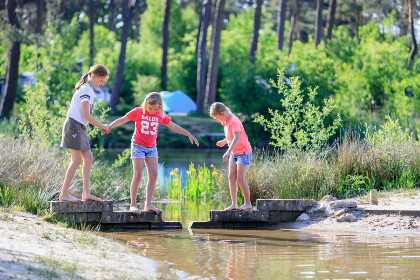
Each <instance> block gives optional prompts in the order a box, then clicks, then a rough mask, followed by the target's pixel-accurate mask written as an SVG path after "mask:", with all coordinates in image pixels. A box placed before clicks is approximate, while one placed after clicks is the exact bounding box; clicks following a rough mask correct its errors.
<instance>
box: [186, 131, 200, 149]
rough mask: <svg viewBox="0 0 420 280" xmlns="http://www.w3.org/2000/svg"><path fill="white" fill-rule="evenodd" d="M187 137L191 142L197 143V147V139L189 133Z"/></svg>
mask: <svg viewBox="0 0 420 280" xmlns="http://www.w3.org/2000/svg"><path fill="white" fill-rule="evenodd" d="M188 138H189V139H190V141H191V144H194V143H195V144H196V145H197V147H198V146H199V143H198V140H197V138H195V137H194V136H192V135H191V134H190V135H189V136H188Z"/></svg>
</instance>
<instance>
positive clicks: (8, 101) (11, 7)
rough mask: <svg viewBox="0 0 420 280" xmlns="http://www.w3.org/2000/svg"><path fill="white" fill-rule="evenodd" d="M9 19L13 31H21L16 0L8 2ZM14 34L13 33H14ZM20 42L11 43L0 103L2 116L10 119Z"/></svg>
mask: <svg viewBox="0 0 420 280" xmlns="http://www.w3.org/2000/svg"><path fill="white" fill-rule="evenodd" d="M6 11H7V19H8V21H9V23H10V25H11V26H12V27H13V29H17V30H20V23H19V20H18V18H17V16H16V0H7V1H6ZM12 32H13V31H12ZM19 58H20V41H19V39H17V40H16V41H14V42H11V43H9V47H8V55H7V68H6V83H5V89H4V95H3V98H2V100H1V103H0V116H5V117H6V118H9V117H10V113H11V112H12V110H13V105H14V103H15V99H16V90H17V83H18V78H19Z"/></svg>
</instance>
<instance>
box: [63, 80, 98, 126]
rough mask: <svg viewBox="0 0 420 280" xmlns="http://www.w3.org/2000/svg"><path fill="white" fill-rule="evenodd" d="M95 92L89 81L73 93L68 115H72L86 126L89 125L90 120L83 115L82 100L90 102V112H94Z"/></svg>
mask: <svg viewBox="0 0 420 280" xmlns="http://www.w3.org/2000/svg"><path fill="white" fill-rule="evenodd" d="M94 94H95V93H94V92H93V89H92V88H91V87H90V85H89V84H88V83H84V84H83V85H81V86H80V87H79V89H78V90H76V92H75V93H74V94H73V97H72V99H71V103H70V108H69V110H68V112H67V117H70V118H72V119H74V120H76V121H78V122H79V123H81V124H83V125H84V126H87V125H88V124H89V122H88V121H87V120H86V119H85V118H84V117H83V114H82V102H84V101H88V102H89V112H90V113H91V114H92V109H93V97H94Z"/></svg>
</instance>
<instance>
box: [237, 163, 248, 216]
mask: <svg viewBox="0 0 420 280" xmlns="http://www.w3.org/2000/svg"><path fill="white" fill-rule="evenodd" d="M247 171H248V166H245V165H242V164H238V179H237V181H238V184H239V186H241V190H242V193H243V194H244V199H245V202H244V205H242V206H241V207H239V210H251V208H252V204H251V199H250V191H249V186H248V183H247V182H246V179H245V175H246V172H247Z"/></svg>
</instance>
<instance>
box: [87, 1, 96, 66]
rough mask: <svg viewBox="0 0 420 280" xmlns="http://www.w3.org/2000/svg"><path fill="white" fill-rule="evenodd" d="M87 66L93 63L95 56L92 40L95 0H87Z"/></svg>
mask: <svg viewBox="0 0 420 280" xmlns="http://www.w3.org/2000/svg"><path fill="white" fill-rule="evenodd" d="M88 10H89V35H90V36H89V38H90V44H89V67H90V66H92V65H93V59H94V56H95V42H94V31H93V27H94V25H95V0H89V9H88Z"/></svg>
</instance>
